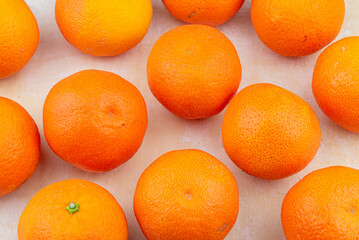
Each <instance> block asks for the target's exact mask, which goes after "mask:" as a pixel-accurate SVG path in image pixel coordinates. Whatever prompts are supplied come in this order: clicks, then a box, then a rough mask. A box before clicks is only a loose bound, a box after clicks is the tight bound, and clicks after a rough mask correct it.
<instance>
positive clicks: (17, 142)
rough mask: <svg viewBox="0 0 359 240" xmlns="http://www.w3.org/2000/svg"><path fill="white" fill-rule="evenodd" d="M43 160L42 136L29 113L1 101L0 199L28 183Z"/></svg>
mask: <svg viewBox="0 0 359 240" xmlns="http://www.w3.org/2000/svg"><path fill="white" fill-rule="evenodd" d="M39 157H40V135H39V131H38V129H37V126H36V124H35V122H34V120H33V119H32V118H31V116H30V115H29V114H28V113H27V112H26V110H25V109H24V108H23V107H21V106H20V105H19V104H17V103H16V102H14V101H12V100H10V99H7V98H3V97H0V176H1V177H0V196H3V195H6V194H8V193H10V192H12V191H14V190H15V189H17V188H18V187H19V186H20V185H21V184H23V183H24V182H26V181H27V180H28V179H29V178H30V177H31V175H32V174H33V173H34V171H35V169H36V166H37V163H38V162H39Z"/></svg>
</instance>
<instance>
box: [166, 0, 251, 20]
mask: <svg viewBox="0 0 359 240" xmlns="http://www.w3.org/2000/svg"><path fill="white" fill-rule="evenodd" d="M162 2H163V4H164V5H165V6H166V8H167V9H168V11H169V12H170V13H171V14H172V15H173V16H174V17H175V18H177V19H179V20H181V21H184V22H187V23H197V24H206V25H211V26H217V25H220V24H223V23H225V22H227V21H228V20H229V19H230V18H232V17H233V16H234V15H235V14H236V13H237V12H238V10H239V9H240V8H241V7H242V5H243V2H244V0H227V1H217V0H206V1H202V0H162Z"/></svg>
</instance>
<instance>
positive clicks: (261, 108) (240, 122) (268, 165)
mask: <svg viewBox="0 0 359 240" xmlns="http://www.w3.org/2000/svg"><path fill="white" fill-rule="evenodd" d="M320 137H321V132H320V126H319V122H318V119H317V116H316V115H315V113H314V111H313V110H312V108H311V107H310V106H309V105H308V104H307V103H306V102H305V101H304V100H303V99H301V98H300V97H298V96H297V95H295V94H294V93H291V92H289V91H288V90H285V89H283V88H281V87H278V86H275V85H272V84H266V83H261V84H254V85H251V86H249V87H247V88H245V89H243V90H242V91H240V92H239V93H238V94H237V95H236V96H235V97H234V98H233V100H232V101H231V102H230V103H229V105H228V108H227V110H226V112H225V115H224V120H223V126H222V140H223V146H224V149H225V150H226V153H227V154H228V156H229V157H230V158H231V159H232V161H233V162H234V163H235V164H236V165H237V166H238V167H239V168H241V169H242V170H243V171H244V172H246V173H248V174H250V175H253V176H256V177H259V178H263V179H269V180H275V179H280V178H285V177H288V176H291V175H293V174H295V173H297V172H299V171H300V170H302V169H303V168H305V167H306V166H307V165H308V164H309V162H310V161H311V160H312V159H313V158H314V156H315V154H316V153H317V151H318V148H319V145H320Z"/></svg>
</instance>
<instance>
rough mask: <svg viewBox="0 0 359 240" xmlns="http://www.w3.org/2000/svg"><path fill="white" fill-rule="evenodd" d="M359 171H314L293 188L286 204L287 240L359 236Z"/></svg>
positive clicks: (283, 223) (283, 222)
mask: <svg viewBox="0 0 359 240" xmlns="http://www.w3.org/2000/svg"><path fill="white" fill-rule="evenodd" d="M358 196H359V171H358V170H356V169H353V168H348V167H339V166H336V167H329V168H324V169H320V170H317V171H314V172H312V173H310V174H308V175H307V176H305V177H304V178H303V179H302V180H300V181H299V182H298V183H297V184H296V185H294V187H293V188H292V189H291V190H289V192H288V193H287V195H286V196H285V198H284V201H283V205H282V226H283V229H284V233H285V235H286V238H287V240H296V239H301V240H323V239H325V240H338V239H343V240H344V239H347V240H349V239H352V240H355V239H359V232H358V229H359V214H358V213H359V212H358V210H359V198H358Z"/></svg>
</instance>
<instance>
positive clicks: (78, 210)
mask: <svg viewBox="0 0 359 240" xmlns="http://www.w3.org/2000/svg"><path fill="white" fill-rule="evenodd" d="M18 237H19V240H50V239H56V240H65V239H66V240H86V239H91V240H114V239H116V240H127V239H128V229H127V222H126V217H125V214H124V213H123V211H122V208H121V206H120V205H119V204H118V203H117V201H116V199H115V198H114V197H113V196H112V195H111V193H109V192H108V191H107V190H106V189H104V188H102V187H100V186H98V185H97V184H95V183H92V182H89V181H85V180H80V179H70V180H65V181H61V182H57V183H54V184H51V185H49V186H47V187H45V188H43V189H42V190H40V191H39V192H38V193H36V194H35V196H34V197H33V198H32V199H31V200H30V202H29V204H28V205H27V206H26V208H25V210H24V212H23V213H22V214H21V217H20V221H19V226H18Z"/></svg>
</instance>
